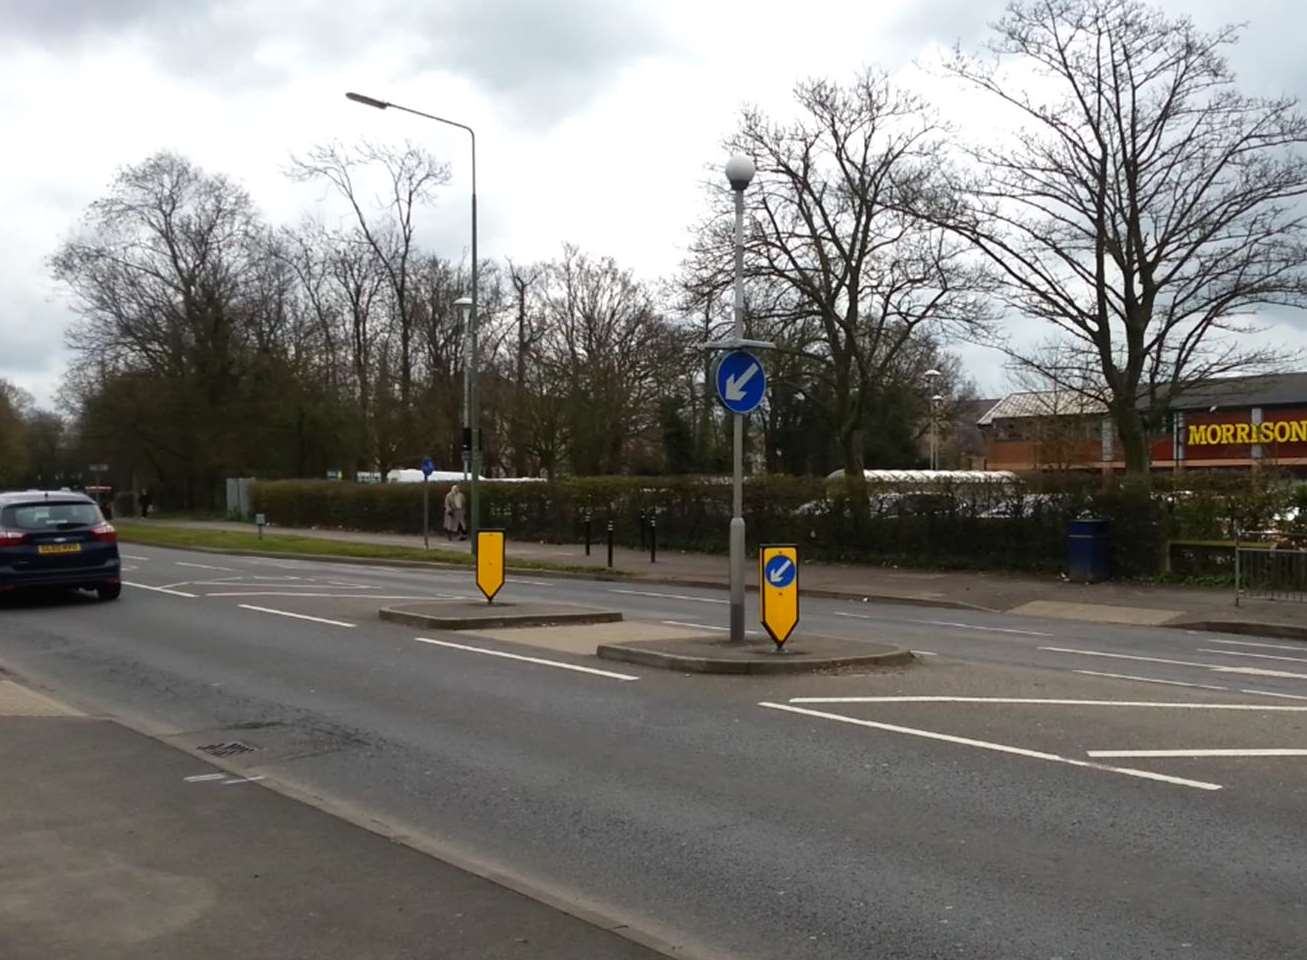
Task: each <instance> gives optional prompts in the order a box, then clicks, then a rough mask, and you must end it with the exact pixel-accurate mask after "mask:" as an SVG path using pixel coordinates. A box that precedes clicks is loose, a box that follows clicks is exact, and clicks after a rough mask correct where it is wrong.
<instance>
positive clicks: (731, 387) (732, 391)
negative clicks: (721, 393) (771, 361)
mask: <svg viewBox="0 0 1307 960" xmlns="http://www.w3.org/2000/svg"><path fill="white" fill-rule="evenodd" d="M757 372H758V364H756V363H751V364H749V369H748V370H745V371H744V373H742V374H740V375H739V376H738V377H727V378H726V399H727V400H729V401H731V402H732V403H738V402H739V401H741V400H743V399H744V385H745V384H746V383H748V382H749V381H750V380H752V379H753V375H754V374H755V373H757Z"/></svg>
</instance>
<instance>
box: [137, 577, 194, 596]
mask: <svg viewBox="0 0 1307 960" xmlns="http://www.w3.org/2000/svg"><path fill="white" fill-rule="evenodd" d="M123 585H124V586H127V587H135V588H136V589H137V590H153V591H154V592H155V593H166V594H169V595H171V596H174V597H189V598H190V599H192V600H194V599H195V594H193V593H185V592H183V591H181V590H172V589H170V588H168V587H152V586H150V585H149V584H148V583H134V582H132V581H131V580H124V581H123Z"/></svg>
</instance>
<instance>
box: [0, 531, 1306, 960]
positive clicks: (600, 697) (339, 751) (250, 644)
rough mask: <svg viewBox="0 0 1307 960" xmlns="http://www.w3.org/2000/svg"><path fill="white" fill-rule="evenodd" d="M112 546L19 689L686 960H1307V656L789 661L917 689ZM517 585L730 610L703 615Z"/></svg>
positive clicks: (902, 628)
mask: <svg viewBox="0 0 1307 960" xmlns="http://www.w3.org/2000/svg"><path fill="white" fill-rule="evenodd" d="M124 554H125V555H126V563H127V565H128V568H129V569H128V571H127V574H126V576H127V578H128V579H129V581H130V582H131V584H133V585H132V586H129V587H127V589H126V591H125V593H124V597H123V599H122V600H121V601H119V602H117V603H114V604H97V603H94V602H91V601H89V600H85V601H78V600H75V599H72V600H70V599H68V598H64V599H61V600H58V601H44V602H26V603H22V602H20V603H14V602H8V603H6V605H5V607H4V608H3V609H0V665H4V666H6V667H8V668H9V669H11V670H13V671H15V672H16V673H18V674H19V675H20V676H23V677H26V678H29V679H31V680H33V681H35V682H37V683H40V684H42V685H45V686H47V687H49V688H51V689H53V690H54V691H56V692H58V693H59V694H60V695H62V696H64V697H65V698H67V699H72V700H73V701H74V702H77V703H79V704H81V705H83V706H84V707H90V708H91V709H98V710H101V711H107V712H110V713H113V714H114V715H117V716H121V717H124V718H125V719H126V720H128V722H131V723H133V724H135V725H137V726H140V727H142V728H145V729H149V730H151V731H153V732H155V733H156V734H159V735H164V736H166V737H168V738H170V739H171V740H172V741H173V742H177V743H181V744H185V745H188V746H192V747H194V746H198V745H203V744H212V743H223V742H229V741H233V740H239V741H240V742H241V743H243V744H246V745H248V746H251V747H253V748H254V749H253V750H251V751H249V752H247V753H243V754H240V755H238V756H237V757H234V758H229V759H234V760H236V761H237V762H239V763H241V764H242V765H243V766H244V767H248V769H249V770H251V771H257V772H258V773H259V774H260V775H264V776H267V777H268V778H269V779H270V780H274V781H277V782H280V783H285V784H288V785H291V786H292V787H294V788H295V789H297V790H298V791H300V792H302V793H303V794H306V795H313V796H317V797H321V798H323V799H324V802H325V803H327V805H328V806H330V807H331V808H333V809H336V810H341V811H347V812H349V813H350V814H351V815H352V816H353V817H355V818H356V819H360V820H374V821H380V822H384V823H386V824H388V825H390V826H391V827H392V828H394V829H397V830H399V831H400V832H404V833H406V834H408V835H411V836H414V837H420V838H422V839H423V841H424V842H425V843H426V844H427V845H428V846H432V847H435V848H438V849H442V850H446V851H448V852H449V853H450V854H451V856H454V857H455V858H457V859H460V860H461V861H463V862H476V863H479V864H483V865H485V866H486V867H487V868H488V869H498V870H502V871H504V872H505V873H507V874H510V875H512V876H514V877H517V878H520V879H521V880H522V881H523V882H524V883H527V884H530V885H532V886H534V887H536V888H538V889H541V890H544V891H547V892H548V894H549V896H551V897H553V898H556V899H558V900H560V901H569V902H575V903H578V904H583V905H585V906H587V907H590V908H594V909H597V910H599V911H601V912H603V913H605V914H607V915H609V916H611V917H614V918H617V919H620V920H624V921H626V922H629V923H631V924H633V925H637V926H639V927H641V928H643V929H646V930H648V931H650V932H652V933H654V934H656V935H658V936H661V937H662V938H664V939H665V940H668V941H670V942H672V943H675V944H679V945H682V946H684V948H685V949H686V950H687V951H691V952H695V953H698V954H701V955H733V956H740V957H752V958H781V957H784V958H787V960H790V958H795V957H821V958H844V957H848V958H854V957H857V958H866V957H877V958H912V960H916V958H934V957H959V958H968V960H976V958H988V957H994V958H999V957H1002V958H1027V957H1029V958H1045V960H1049V958H1055V957H1060V958H1063V960H1071V958H1126V957H1141V958H1142V957H1149V958H1153V957H1159V958H1160V957H1185V958H1211V960H1231V958H1240V960H1251V958H1263V957H1264V958H1268V960H1269V958H1275V960H1283V958H1286V957H1294V956H1303V955H1307V947H1304V946H1303V944H1304V943H1307V893H1304V891H1305V890H1307V883H1305V882H1304V881H1307V841H1305V840H1304V838H1303V831H1302V829H1301V822H1302V811H1303V808H1304V801H1305V800H1307V645H1301V646H1300V645H1295V644H1293V643H1292V642H1291V641H1271V640H1266V641H1262V640H1257V639H1256V638H1250V637H1227V636H1222V635H1219V634H1196V633H1192V634H1191V633H1186V632H1183V631H1175V630H1165V629H1154V628H1134V627H1122V626H1116V625H1094V624H1084V623H1077V622H1070V621H1055V620H1040V619H1035V618H1028V617H1013V616H1003V615H994V614H980V613H968V612H959V611H954V610H948V611H943V610H933V609H929V608H922V607H891V606H879V605H871V604H851V603H844V602H839V601H825V600H818V599H812V598H805V600H804V603H803V623H802V625H801V627H800V632H799V633H798V634H797V635H796V638H795V640H794V641H793V642H795V643H801V642H802V636H803V632H804V631H808V632H820V633H829V634H840V635H846V636H851V637H865V638H868V639H876V640H889V641H892V642H898V643H901V644H904V645H906V646H909V647H911V648H913V649H916V650H918V651H921V652H922V654H923V655H922V658H921V663H920V665H918V666H914V667H911V668H907V669H900V670H893V671H885V672H877V673H869V674H863V675H840V676H810V677H793V678H747V677H735V678H713V677H703V676H682V675H678V674H675V673H667V672H660V671H657V670H653V669H648V668H636V667H631V666H629V665H626V664H615V663H612V662H609V661H602V660H597V659H595V658H593V657H587V656H584V655H577V654H567V653H561V652H557V651H550V650H542V649H541V648H539V647H529V646H523V645H521V644H517V643H511V642H505V641H503V640H499V639H489V638H484V637H482V638H477V637H475V636H469V635H465V634H458V635H453V634H438V633H432V632H429V631H415V630H414V629H412V628H406V627H401V626H398V625H392V624H386V623H382V622H380V621H378V620H377V619H376V613H375V611H376V609H377V607H378V606H380V605H381V604H382V603H384V602H403V599H406V598H415V599H416V598H425V597H432V596H458V595H462V596H470V595H472V593H473V590H472V586H471V583H470V578H469V576H468V575H467V574H463V573H459V572H449V573H428V572H413V571H407V570H394V569H384V568H369V567H363V566H354V565H339V564H317V563H312V562H305V561H282V560H271V559H262V558H237V557H214V556H212V555H207V554H196V553H186V552H183V551H172V550H162V549H155V548H143V547H136V546H128V547H126V548H125V549H124ZM506 591H507V593H506V594H505V596H506V597H507V596H511V597H513V598H515V599H520V600H523V601H527V600H530V601H541V600H555V601H559V602H569V603H581V604H592V605H604V606H608V607H618V608H620V609H622V610H624V611H625V612H626V614H627V617H628V618H631V619H643V620H651V621H655V622H658V621H673V622H676V623H678V624H695V625H701V626H705V627H715V626H721V625H724V623H725V618H726V609H725V605H724V604H723V603H722V601H723V600H724V594H723V593H718V592H713V591H699V590H682V589H678V588H663V587H656V586H647V585H631V586H627V585H622V584H612V583H601V582H586V581H564V580H545V579H534V578H531V577H511V578H510V582H509V584H508V587H507V588H506ZM383 598H395V599H394V600H393V601H387V600H384V599H383ZM304 618H310V619H304ZM419 636H420V637H424V638H426V639H427V640H437V641H441V642H440V643H429V642H421V641H419V640H418V639H417V638H418V637H419ZM449 643H458V644H461V645H462V647H475V648H477V649H473V650H469V649H463V648H462V647H452V646H448V645H447V644H449ZM482 651H497V652H499V653H510V654H515V655H518V656H529V657H532V658H534V659H535V660H536V661H539V660H547V661H549V662H548V663H540V662H530V661H526V660H520V659H514V658H509V657H502V656H488V655H486V654H485V653H484V652H482ZM558 665H568V666H572V667H583V668H585V669H584V670H580V671H578V670H574V669H565V668H562V667H561V666H558ZM587 671H599V672H587ZM1231 707H1236V708H1237V709H1230V708H1231ZM1156 751H1163V752H1165V753H1167V754H1168V755H1164V756H1155V755H1152V754H1153V753H1154V752H1156ZM1197 751H1208V752H1209V753H1195V752H1197ZM1210 751H1218V755H1211V754H1210ZM1249 751H1262V752H1261V753H1249ZM1264 751H1279V753H1278V754H1276V755H1266V754H1265V753H1264Z"/></svg>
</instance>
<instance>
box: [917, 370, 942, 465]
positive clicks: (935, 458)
mask: <svg viewBox="0 0 1307 960" xmlns="http://www.w3.org/2000/svg"><path fill="white" fill-rule="evenodd" d="M922 376H923V377H925V378H926V382H927V383H928V384H929V385H930V386H931V387H932V388H933V387H934V386H935V379H936V378H937V377H940V376H943V374H941V373H940V372H939V371H938V370H935V369H933V368H932V369H930V370H927V371H926V372H925V373H923V374H922ZM942 399H944V398H943V397H941V396H940V395H939V394H935V395H933V396H932V397H931V398H930V469H932V470H936V469H938V463H939V454H938V453H937V452H936V447H937V444H936V440H935V420H936V419H937V418H936V414H935V410H936V404H937V403H938V402H939V401H940V400H942Z"/></svg>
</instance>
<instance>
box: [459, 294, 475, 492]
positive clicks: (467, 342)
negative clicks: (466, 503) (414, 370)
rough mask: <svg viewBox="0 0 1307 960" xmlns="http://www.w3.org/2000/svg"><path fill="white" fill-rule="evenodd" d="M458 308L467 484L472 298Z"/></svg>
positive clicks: (464, 462)
mask: <svg viewBox="0 0 1307 960" xmlns="http://www.w3.org/2000/svg"><path fill="white" fill-rule="evenodd" d="M454 306H456V307H458V315H459V321H460V322H461V324H462V326H463V482H464V483H467V482H468V479H467V471H468V463H469V461H470V460H471V457H472V446H471V444H472V420H471V417H472V377H473V373H472V369H473V366H474V365H473V363H472V349H471V336H470V335H471V332H472V328H471V325H470V324H469V323H468V314H469V311H470V310H471V308H472V298H471V297H459V298H458V299H457V300H455V301H454Z"/></svg>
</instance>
